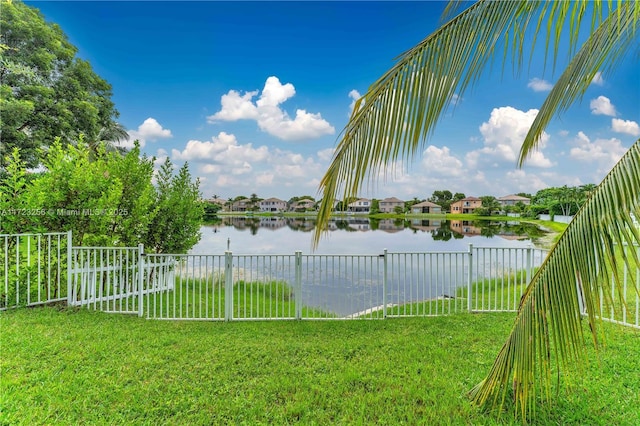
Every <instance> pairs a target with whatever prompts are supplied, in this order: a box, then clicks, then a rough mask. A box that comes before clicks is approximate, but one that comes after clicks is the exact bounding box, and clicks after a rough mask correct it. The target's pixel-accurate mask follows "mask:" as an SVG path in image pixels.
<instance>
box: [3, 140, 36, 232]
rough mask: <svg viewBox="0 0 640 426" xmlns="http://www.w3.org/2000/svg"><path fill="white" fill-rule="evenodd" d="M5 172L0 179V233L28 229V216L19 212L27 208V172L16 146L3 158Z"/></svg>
mask: <svg viewBox="0 0 640 426" xmlns="http://www.w3.org/2000/svg"><path fill="white" fill-rule="evenodd" d="M5 164H7V168H6V172H5V174H4V176H3V177H2V178H1V179H0V233H4V234H14V233H20V232H25V231H27V230H29V229H30V225H29V221H30V218H31V217H30V216H27V215H23V214H20V213H21V212H22V211H24V210H26V209H28V208H29V204H28V200H27V197H26V196H25V193H26V189H27V172H26V166H25V162H24V161H22V159H21V158H20V153H19V152H18V148H14V149H13V152H12V153H11V155H10V156H9V155H7V157H6V158H5Z"/></svg>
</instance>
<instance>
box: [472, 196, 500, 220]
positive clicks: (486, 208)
mask: <svg viewBox="0 0 640 426" xmlns="http://www.w3.org/2000/svg"><path fill="white" fill-rule="evenodd" d="M480 199H481V200H482V207H480V208H477V209H475V211H474V213H475V214H477V215H480V216H491V215H492V214H493V213H495V212H497V211H500V202H499V201H498V200H497V199H496V197H494V196H493V195H485V196H482V197H480Z"/></svg>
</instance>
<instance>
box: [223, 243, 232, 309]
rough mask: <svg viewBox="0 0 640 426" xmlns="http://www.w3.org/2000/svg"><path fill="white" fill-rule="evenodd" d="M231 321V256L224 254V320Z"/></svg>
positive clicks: (228, 253) (228, 252)
mask: <svg viewBox="0 0 640 426" xmlns="http://www.w3.org/2000/svg"><path fill="white" fill-rule="evenodd" d="M232 319H233V254H232V253H231V252H230V251H229V250H227V251H225V252H224V320H225V321H231V320H232Z"/></svg>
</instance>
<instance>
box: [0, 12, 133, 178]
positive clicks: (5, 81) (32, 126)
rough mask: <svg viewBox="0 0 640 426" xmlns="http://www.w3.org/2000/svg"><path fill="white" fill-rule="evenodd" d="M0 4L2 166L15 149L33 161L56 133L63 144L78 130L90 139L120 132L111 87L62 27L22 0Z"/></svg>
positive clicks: (72, 137) (71, 140) (31, 162)
mask: <svg viewBox="0 0 640 426" xmlns="http://www.w3.org/2000/svg"><path fill="white" fill-rule="evenodd" d="M0 9H1V10H2V13H0V29H1V31H0V53H1V56H0V111H2V114H0V140H2V143H1V144H0V168H1V167H3V166H4V157H5V156H6V155H7V154H9V153H10V152H11V151H12V150H13V148H19V149H20V153H21V156H22V159H23V161H25V162H26V164H27V166H29V167H33V166H36V165H37V164H39V162H40V156H39V154H38V148H40V147H42V146H48V145H50V144H52V143H53V142H54V140H55V138H56V137H62V138H63V139H62V143H63V145H64V144H67V143H71V142H75V141H76V140H77V137H78V135H79V134H81V133H82V134H84V135H85V136H87V141H90V142H93V141H94V140H98V139H102V140H108V139H110V138H112V137H114V136H117V137H122V134H119V136H118V133H114V132H113V130H114V128H115V127H117V125H116V124H115V119H116V118H117V117H118V112H117V111H116V109H115V107H114V104H113V102H112V101H111V86H110V85H109V84H108V83H107V82H106V81H104V80H103V79H102V78H100V77H99V76H97V75H96V74H95V73H94V71H93V70H92V69H91V66H90V65H89V63H88V62H86V61H83V60H81V59H79V58H77V57H76V52H77V49H76V48H75V47H74V46H73V45H71V43H69V41H68V39H67V37H66V35H65V34H64V33H63V32H62V30H61V29H60V27H58V26H57V25H55V24H48V23H46V22H45V20H44V18H43V16H42V15H41V14H40V12H39V11H38V10H37V9H34V8H31V7H29V6H26V5H25V4H24V3H22V2H20V1H9V0H0ZM101 129H104V130H103V136H100V132H101ZM105 132H106V133H107V134H106V135H104V133H105ZM107 136H108V137H107Z"/></svg>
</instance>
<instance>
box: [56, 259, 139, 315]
mask: <svg viewBox="0 0 640 426" xmlns="http://www.w3.org/2000/svg"><path fill="white" fill-rule="evenodd" d="M141 254H142V253H141V248H140V247H73V248H72V249H71V263H70V265H69V266H70V274H71V280H70V297H69V300H68V302H69V304H70V305H72V306H84V307H87V308H92V309H96V310H102V311H106V312H117V313H136V314H138V313H139V310H140V300H139V299H140V297H139V296H140V286H139V283H140V277H139V274H140V267H141V265H140V259H141Z"/></svg>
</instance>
